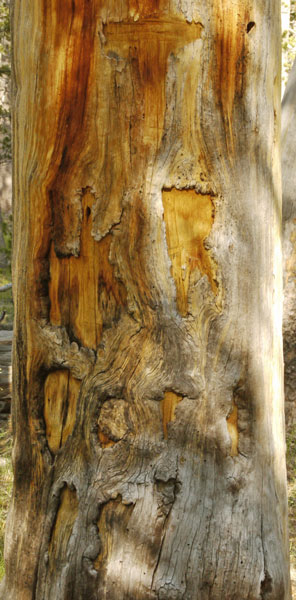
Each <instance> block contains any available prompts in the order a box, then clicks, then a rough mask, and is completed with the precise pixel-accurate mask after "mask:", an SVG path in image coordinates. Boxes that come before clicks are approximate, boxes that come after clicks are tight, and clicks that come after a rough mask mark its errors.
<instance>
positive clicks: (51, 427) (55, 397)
mask: <svg viewBox="0 0 296 600" xmlns="http://www.w3.org/2000/svg"><path fill="white" fill-rule="evenodd" d="M80 385H81V382H80V381H78V379H75V378H74V377H72V375H71V374H70V373H69V371H68V370H66V369H63V370H61V371H53V372H52V373H49V375H48V376H47V378H46V380H45V385H44V420H45V427H46V438H47V442H48V446H49V448H50V450H51V452H53V453H54V454H55V453H56V452H57V451H58V450H59V448H61V446H63V445H64V443H65V442H66V440H67V438H68V437H69V435H70V434H71V433H72V431H73V428H74V425H75V419H76V407H77V399H78V396H79V390H80Z"/></svg>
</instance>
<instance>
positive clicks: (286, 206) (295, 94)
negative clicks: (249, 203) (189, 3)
mask: <svg viewBox="0 0 296 600" xmlns="http://www.w3.org/2000/svg"><path fill="white" fill-rule="evenodd" d="M295 160H296V63H294V65H293V68H292V71H291V73H290V76H289V79H288V83H287V87H286V90H285V94H284V97H283V101H282V179H283V259H284V260H283V264H284V315H283V337H284V360H285V404H286V421H287V425H288V426H291V425H293V424H295V423H296V191H295V190H296V170H295Z"/></svg>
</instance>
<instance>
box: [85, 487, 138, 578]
mask: <svg viewBox="0 0 296 600" xmlns="http://www.w3.org/2000/svg"><path fill="white" fill-rule="evenodd" d="M133 509H134V505H133V504H129V505H126V504H123V503H122V498H121V496H120V495H119V496H118V497H117V498H116V499H115V500H109V502H107V503H106V504H105V505H104V506H103V507H102V510H101V514H100V518H99V520H98V530H99V534H100V540H101V543H102V548H101V552H100V554H99V555H98V556H97V558H96V560H95V561H94V567H95V569H97V570H99V569H100V568H101V567H102V566H103V565H104V563H111V562H112V558H113V560H115V563H116V557H117V554H120V552H121V551H122V540H123V539H125V538H126V537H127V536H128V533H129V527H128V525H129V520H130V518H131V515H132V512H133ZM119 541H120V543H119Z"/></svg>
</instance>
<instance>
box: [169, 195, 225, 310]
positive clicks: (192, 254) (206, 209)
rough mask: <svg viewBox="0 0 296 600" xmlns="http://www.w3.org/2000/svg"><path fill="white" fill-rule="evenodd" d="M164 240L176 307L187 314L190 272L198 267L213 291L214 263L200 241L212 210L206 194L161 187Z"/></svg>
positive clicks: (211, 220) (209, 225)
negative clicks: (173, 282)
mask: <svg viewBox="0 0 296 600" xmlns="http://www.w3.org/2000/svg"><path fill="white" fill-rule="evenodd" d="M162 199H163V208H164V220H165V226H166V240H167V246H168V252H169V256H170V259H171V262H172V276H173V278H174V280H175V284H176V291H177V305H178V310H179V312H180V314H181V315H182V316H185V315H186V314H187V307H188V290H189V283H190V274H191V272H192V271H193V270H194V269H199V270H200V272H201V273H202V274H203V275H206V276H207V277H208V279H209V282H210V285H211V288H212V291H213V292H214V294H217V287H218V286H217V282H216V264H215V262H214V260H213V259H212V257H211V255H210V252H209V251H208V250H207V249H206V248H205V245H204V242H205V240H206V238H207V237H208V236H209V234H210V232H211V229H212V225H213V223H214V217H215V210H214V203H213V199H212V197H211V196H210V195H204V194H197V193H196V192H195V190H193V189H189V190H177V189H176V188H172V189H170V190H163V192H162Z"/></svg>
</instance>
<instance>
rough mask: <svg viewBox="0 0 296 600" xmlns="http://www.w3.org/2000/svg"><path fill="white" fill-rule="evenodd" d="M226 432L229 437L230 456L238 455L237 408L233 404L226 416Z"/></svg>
mask: <svg viewBox="0 0 296 600" xmlns="http://www.w3.org/2000/svg"><path fill="white" fill-rule="evenodd" d="M227 428H228V433H229V435H230V438H231V450H230V456H237V455H238V408H237V406H236V405H235V404H234V405H233V408H232V411H231V413H230V415H229V417H228V418H227Z"/></svg>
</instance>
